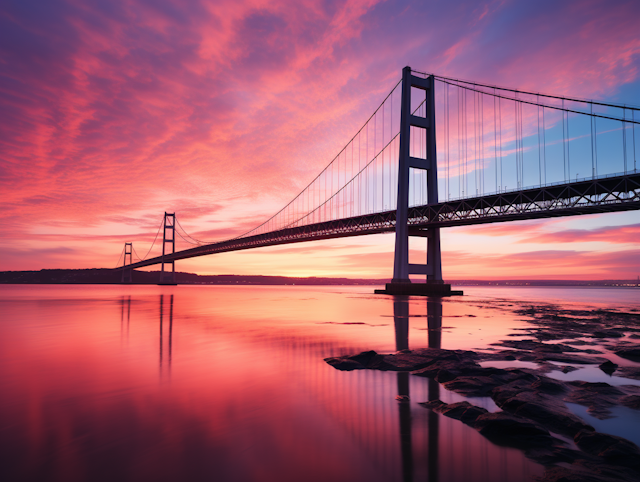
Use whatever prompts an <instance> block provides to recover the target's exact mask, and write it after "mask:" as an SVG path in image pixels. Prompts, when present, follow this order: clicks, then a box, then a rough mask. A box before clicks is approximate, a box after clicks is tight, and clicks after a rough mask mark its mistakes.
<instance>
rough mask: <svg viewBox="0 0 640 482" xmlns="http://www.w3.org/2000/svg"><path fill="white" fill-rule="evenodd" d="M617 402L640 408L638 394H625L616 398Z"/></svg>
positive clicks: (635, 408) (636, 408)
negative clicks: (618, 398)
mask: <svg viewBox="0 0 640 482" xmlns="http://www.w3.org/2000/svg"><path fill="white" fill-rule="evenodd" d="M618 402H619V403H620V405H624V406H625V407H629V408H633V409H634V410H640V395H627V396H625V397H622V398H621V399H620V400H618Z"/></svg>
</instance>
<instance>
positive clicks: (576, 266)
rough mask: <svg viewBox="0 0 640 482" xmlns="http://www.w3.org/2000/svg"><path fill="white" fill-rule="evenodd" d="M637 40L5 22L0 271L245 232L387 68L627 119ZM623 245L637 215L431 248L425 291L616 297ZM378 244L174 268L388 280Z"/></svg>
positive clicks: (537, 11) (613, 33)
mask: <svg viewBox="0 0 640 482" xmlns="http://www.w3.org/2000/svg"><path fill="white" fill-rule="evenodd" d="M639 19H640V4H639V3H638V2H634V1H626V2H624V1H621V2H604V1H580V2H562V3H558V2H535V3H526V2H509V1H507V2H484V3H478V2H464V1H462V2H457V3H456V4H455V5H454V4H453V3H451V2H426V3H425V2H412V3H407V2H398V1H387V2H378V1H376V0H355V1H350V2H347V3H344V2H325V1H322V2H320V1H317V2H316V1H313V2H302V3H301V2H295V1H290V0H284V1H281V2H267V1H262V0H254V1H244V2H238V1H226V0H217V1H215V2H214V1H207V0H196V1H192V2H188V4H185V3H181V2H175V1H171V0H158V1H154V2H137V1H133V0H113V1H110V2H80V1H76V0H68V1H63V0H54V1H49V2H44V3H41V4H38V5H37V6H35V5H31V4H29V3H28V2H26V3H25V2H17V1H16V2H14V1H10V2H8V3H6V4H5V5H4V6H3V7H2V9H1V10H0V112H2V115H1V116H0V153H1V155H0V200H1V202H2V211H1V212H0V222H1V223H2V225H3V229H2V235H1V236H0V248H1V249H2V252H3V255H2V257H1V258H0V271H8V270H39V269H52V268H99V267H104V268H113V267H114V266H115V264H116V261H117V260H118V255H119V254H120V253H121V251H122V247H123V244H124V243H125V242H133V245H134V248H135V249H136V252H137V253H138V254H139V255H140V256H144V254H145V253H146V252H147V250H148V249H149V247H150V246H151V243H152V241H153V239H154V236H155V235H156V232H157V229H158V226H159V224H160V222H161V220H162V216H163V213H164V212H165V211H167V212H175V213H176V216H177V217H178V219H179V221H180V223H181V225H182V226H183V227H184V228H185V230H186V231H187V232H188V233H189V234H191V235H192V236H194V237H195V238H197V239H201V240H210V241H220V240H224V239H228V238H231V237H235V236H238V235H240V234H242V233H244V232H246V231H248V230H250V229H252V228H254V227H256V226H258V225H259V224H260V223H262V222H263V221H264V220H266V219H267V218H268V217H269V216H271V215H272V214H274V213H275V212H277V211H278V210H279V209H280V208H281V207H283V206H284V205H286V204H287V203H288V202H289V201H290V200H292V199H293V198H294V197H295V196H296V195H297V194H298V193H299V192H300V191H301V190H302V189H303V188H304V187H305V186H306V185H307V184H309V182H311V181H312V180H313V179H314V178H315V176H316V175H317V174H319V173H320V171H321V170H322V169H324V167H325V166H326V165H327V164H328V163H329V162H330V161H331V160H332V159H333V158H334V157H335V156H336V155H337V154H338V153H339V152H340V150H341V149H342V148H343V147H344V146H345V145H346V144H347V143H348V142H349V140H350V139H351V138H352V136H353V135H354V134H355V133H356V132H357V131H358V129H359V128H360V127H361V126H362V125H363V123H364V122H365V121H366V120H367V119H368V118H369V116H370V115H371V114H372V113H373V110H374V109H375V108H376V107H377V106H378V105H379V104H380V102H381V101H382V100H383V99H384V97H385V96H386V95H387V94H388V93H389V92H390V91H391V89H392V88H393V87H394V85H396V83H397V82H398V80H399V79H400V77H401V69H402V68H403V67H404V66H405V65H410V66H411V67H412V68H414V69H417V70H420V71H426V72H430V73H431V72H432V73H437V74H440V75H446V76H450V77H454V78H463V79H473V80H475V81H478V82H484V83H488V84H498V85H501V86H509V87H514V88H520V89H526V90H530V91H535V92H545V93H552V94H559V95H566V96H572V97H579V98H585V99H602V100H607V101H612V102H619V103H626V104H634V105H640V35H639V34H638V20H639ZM636 120H638V119H636ZM438 135H439V136H440V135H441V134H440V133H438ZM634 135H635V136H636V138H637V139H640V132H639V133H636V134H634ZM635 152H637V153H640V145H638V146H636V147H635ZM603 162H604V161H603ZM631 162H633V163H635V164H633V165H634V166H636V165H637V166H638V167H640V157H638V159H635V158H634V159H633V161H631V160H629V163H630V164H629V165H631ZM452 166H453V167H452V168H453V169H456V166H455V164H452ZM581 175H585V176H586V175H588V172H583V173H581ZM639 236H640V216H639V215H638V212H637V211H630V212H626V213H611V214H602V215H589V216H575V217H567V218H555V219H551V220H542V221H520V222H511V223H497V224H487V225H483V226H470V227H456V228H447V229H444V230H443V234H442V257H443V276H444V278H445V279H450V280H456V279H458V280H459V279H536V278H538V279H635V278H636V277H637V276H638V275H640V244H639V243H638V239H639ZM181 243H182V244H181ZM393 243H394V239H393V235H392V234H379V235H372V236H366V237H355V238H345V239H334V240H327V241H315V242H309V243H303V244H293V245H287V246H279V247H270V248H261V249H256V250H247V251H238V252H234V253H226V254H220V255H212V256H206V257H200V258H193V259H188V260H183V261H179V262H177V264H176V269H177V270H178V271H188V272H193V273H199V274H239V275H256V274H262V275H286V276H296V277H306V276H336V277H338V276H339V277H352V278H390V277H391V274H392V265H393ZM187 247H190V246H189V245H187V244H186V243H183V242H182V240H181V239H178V241H177V249H184V248H187ZM411 249H412V252H411V256H412V257H415V259H418V258H419V257H421V256H424V246H421V245H420V244H418V243H416V244H412V245H411ZM159 252H160V246H159V244H156V245H155V247H154V248H153V250H152V254H155V255H157V254H159ZM153 269H157V268H156V267H154V268H153Z"/></svg>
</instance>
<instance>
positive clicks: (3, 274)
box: [0, 269, 640, 288]
mask: <svg viewBox="0 0 640 482" xmlns="http://www.w3.org/2000/svg"><path fill="white" fill-rule="evenodd" d="M159 275H160V272H159V271H134V273H133V283H132V284H141V285H155V284H157V283H158V279H159ZM120 276H121V275H120V273H119V272H116V271H113V270H110V269H43V270H40V271H0V284H121V281H120ZM176 281H177V283H178V284H181V285H182V284H184V285H233V286H236V285H264V286H270V285H271V286H290V285H296V286H374V285H378V286H379V285H384V284H385V283H388V282H389V280H388V279H366V278H328V277H327V278H318V277H307V278H293V277H287V276H246V275H197V274H194V273H182V272H176ZM447 282H448V283H451V284H452V285H456V286H510V287H514V286H524V287H526V286H529V287H545V286H558V287H559V286H565V287H614V288H640V283H639V281H638V280H447Z"/></svg>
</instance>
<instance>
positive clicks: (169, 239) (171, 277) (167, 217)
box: [158, 212, 177, 285]
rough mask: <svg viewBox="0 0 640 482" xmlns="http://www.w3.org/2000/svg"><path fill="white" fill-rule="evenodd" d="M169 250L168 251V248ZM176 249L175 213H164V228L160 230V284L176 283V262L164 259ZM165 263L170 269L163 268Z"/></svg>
mask: <svg viewBox="0 0 640 482" xmlns="http://www.w3.org/2000/svg"><path fill="white" fill-rule="evenodd" d="M167 245H168V246H169V248H170V249H171V252H168V248H167ZM175 251H176V215H175V213H167V212H165V213H164V229H163V232H162V262H161V263H162V271H161V272H160V282H159V283H158V284H161V285H175V284H177V283H176V262H175V261H174V260H173V259H171V258H170V259H168V260H167V259H165V256H167V255H170V254H173V253H175ZM165 265H171V271H168V270H165Z"/></svg>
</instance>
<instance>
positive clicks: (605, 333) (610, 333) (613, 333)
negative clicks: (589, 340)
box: [592, 330, 624, 338]
mask: <svg viewBox="0 0 640 482" xmlns="http://www.w3.org/2000/svg"><path fill="white" fill-rule="evenodd" d="M592 336H593V337H594V338H622V337H623V336H624V333H622V332H620V331H617V330H598V331H594V332H593V333H592Z"/></svg>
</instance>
